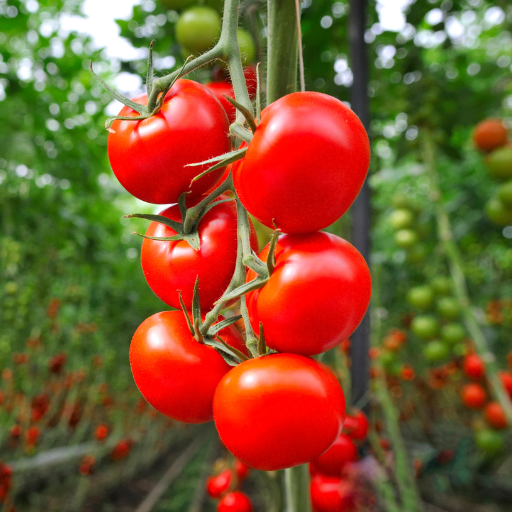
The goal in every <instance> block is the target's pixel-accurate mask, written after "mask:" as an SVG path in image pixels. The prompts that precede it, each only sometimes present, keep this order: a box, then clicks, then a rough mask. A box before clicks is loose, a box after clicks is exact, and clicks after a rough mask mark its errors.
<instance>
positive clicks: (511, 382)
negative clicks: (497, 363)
mask: <svg viewBox="0 0 512 512" xmlns="http://www.w3.org/2000/svg"><path fill="white" fill-rule="evenodd" d="M498 373H499V376H500V380H501V383H502V384H503V387H504V388H505V390H506V391H507V393H508V396H509V397H510V399H511V400H512V373H510V372H505V371H501V372H498Z"/></svg>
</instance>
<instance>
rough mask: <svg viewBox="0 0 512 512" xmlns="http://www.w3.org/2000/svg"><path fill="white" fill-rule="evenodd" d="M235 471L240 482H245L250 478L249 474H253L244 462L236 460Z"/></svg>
mask: <svg viewBox="0 0 512 512" xmlns="http://www.w3.org/2000/svg"><path fill="white" fill-rule="evenodd" d="M235 471H236V476H237V477H238V480H244V479H245V478H247V477H248V476H249V473H250V472H251V468H250V467H249V466H248V465H247V464H244V463H243V462H242V461H240V460H238V459H236V460H235Z"/></svg>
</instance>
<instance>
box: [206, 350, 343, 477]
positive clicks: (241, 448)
mask: <svg viewBox="0 0 512 512" xmlns="http://www.w3.org/2000/svg"><path fill="white" fill-rule="evenodd" d="M213 414H214V419H215V425H216V426H217V430H218V432H219V435H220V437H221V438H222V441H223V442H224V444H225V445H226V447H227V448H228V450H229V451H230V452H231V453H233V455H235V457H237V458H238V459H240V460H241V461H242V462H243V463H244V464H247V465H248V466H250V467H251V468H255V469H261V470H264V471H274V470H278V469H283V468H288V467H292V466H296V465H299V464H304V463H306V462H309V461H311V460H312V459H315V458H317V457H318V456H319V455H321V454H322V453H323V452H325V451H326V450H327V449H328V448H329V447H330V446H331V445H332V444H333V443H334V441H335V440H336V439H337V437H338V435H339V433H340V432H341V427H342V425H343V420H344V418H345V398H344V396H343V390H342V389H341V386H340V384H339V382H338V380H337V379H336V377H335V376H334V374H333V373H332V372H331V371H330V370H329V368H327V366H325V365H323V364H322V363H320V362H318V361H316V360H314V359H311V358H309V357H304V356H299V355H296V354H273V355H269V356H265V357H260V358H256V359H250V360H248V361H244V362H243V363H241V364H239V365H238V366H236V367H235V368H233V369H232V370H231V371H230V372H229V373H228V374H227V375H226V376H225V377H224V378H223V379H222V380H221V382H220V383H219V385H218V387H217V390H216V392H215V397H214V401H213ZM248 425H250V430H251V432H250V442H248V439H249V438H248V431H247V428H248V427H247V426H248Z"/></svg>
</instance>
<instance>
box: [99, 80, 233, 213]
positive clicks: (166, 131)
mask: <svg viewBox="0 0 512 512" xmlns="http://www.w3.org/2000/svg"><path fill="white" fill-rule="evenodd" d="M133 101H134V102H135V103H141V104H143V103H146V102H147V96H146V95H145V94H142V95H141V96H137V97H136V98H134V99H133ZM119 115H120V116H127V117H134V116H137V115H138V114H137V112H135V110H132V109H131V108H130V107H123V109H122V110H121V112H119ZM112 130H113V132H111V133H110V134H109V136H108V156H109V159H110V165H111V166H112V170H113V171H114V174H115V175H116V177H117V179H118V180H119V182H120V183H121V185H122V186H123V187H124V188H125V189H126V190H128V192H130V194H132V195H134V196H135V197H137V198H138V199H142V201H146V202H148V203H156V204H169V203H177V202H178V198H179V196H180V195H181V194H182V193H183V192H187V191H188V190H190V191H191V194H190V195H189V199H193V198H194V197H198V196H200V195H202V194H204V193H205V192H207V191H208V190H209V189H210V188H212V187H213V185H215V183H216V182H217V181H218V180H219V178H220V177H221V176H222V173H223V172H224V169H222V168H221V169H219V170H218V171H213V172H211V173H209V174H207V175H206V176H204V177H203V178H201V179H199V180H197V181H196V182H194V184H193V185H191V184H190V182H191V180H192V178H194V177H195V176H197V175H198V174H200V173H202V172H203V171H205V170H206V169H208V165H204V166H198V167H186V165H188V164H192V163H198V162H202V161H204V160H208V159H209V158H212V157H214V156H217V155H221V154H223V153H227V152H228V151H229V149H230V142H229V139H228V137H227V134H228V131H229V123H228V118H227V117H226V113H225V112H224V109H223V108H222V105H220V103H219V102H218V101H217V100H216V98H215V96H214V95H213V94H212V93H211V92H210V91H208V89H206V87H204V86H203V85H201V84H198V83H197V82H193V81H191V80H177V81H176V83H175V84H174V85H173V86H172V88H171V90H170V91H169V92H168V93H167V95H166V97H165V101H164V104H163V106H162V109H161V110H160V112H159V113H158V114H156V115H154V116H152V117H150V118H148V119H145V120H143V121H120V120H116V121H114V122H113V123H112Z"/></svg>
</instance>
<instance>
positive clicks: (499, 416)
mask: <svg viewBox="0 0 512 512" xmlns="http://www.w3.org/2000/svg"><path fill="white" fill-rule="evenodd" d="M484 415H485V419H486V420H487V423H489V425H491V426H492V427H494V428H496V429H499V430H501V429H505V428H507V427H508V421H507V417H506V416H505V413H504V411H503V408H502V407H501V405H500V404H499V403H498V402H489V403H488V404H487V405H486V406H485V409H484Z"/></svg>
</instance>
